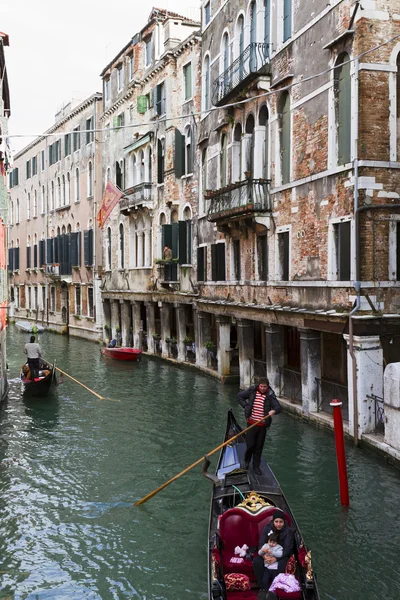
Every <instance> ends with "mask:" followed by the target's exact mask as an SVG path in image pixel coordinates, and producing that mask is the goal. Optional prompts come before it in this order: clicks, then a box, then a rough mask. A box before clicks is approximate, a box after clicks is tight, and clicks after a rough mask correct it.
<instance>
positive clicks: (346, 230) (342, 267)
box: [338, 221, 351, 281]
mask: <svg viewBox="0 0 400 600" xmlns="http://www.w3.org/2000/svg"><path fill="white" fill-rule="evenodd" d="M350 231H351V229H350V221H345V222H344V223H340V224H339V225H338V246H339V257H338V258H339V261H338V262H339V265H338V266H339V281H350Z"/></svg>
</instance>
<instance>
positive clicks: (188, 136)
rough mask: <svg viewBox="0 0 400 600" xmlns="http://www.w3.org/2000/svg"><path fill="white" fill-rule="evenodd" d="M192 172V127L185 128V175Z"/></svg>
mask: <svg viewBox="0 0 400 600" xmlns="http://www.w3.org/2000/svg"><path fill="white" fill-rule="evenodd" d="M191 173H193V148H192V128H191V127H190V125H187V126H186V128H185V175H189V174H191Z"/></svg>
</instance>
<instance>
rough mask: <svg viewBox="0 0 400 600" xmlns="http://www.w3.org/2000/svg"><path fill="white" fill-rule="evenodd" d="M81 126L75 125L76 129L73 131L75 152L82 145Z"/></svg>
mask: <svg viewBox="0 0 400 600" xmlns="http://www.w3.org/2000/svg"><path fill="white" fill-rule="evenodd" d="M80 130H81V128H80V127H75V129H74V130H73V132H72V140H73V150H74V152H76V151H77V150H79V148H80V147H81V133H80Z"/></svg>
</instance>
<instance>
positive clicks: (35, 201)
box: [33, 190, 38, 217]
mask: <svg viewBox="0 0 400 600" xmlns="http://www.w3.org/2000/svg"><path fill="white" fill-rule="evenodd" d="M37 214H38V213H37V191H36V190H35V191H34V192H33V216H34V217H37Z"/></svg>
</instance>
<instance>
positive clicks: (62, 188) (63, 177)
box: [61, 175, 67, 206]
mask: <svg viewBox="0 0 400 600" xmlns="http://www.w3.org/2000/svg"><path fill="white" fill-rule="evenodd" d="M66 202H67V201H66V192H65V175H63V176H62V187H61V205H62V206H65V205H66Z"/></svg>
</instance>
